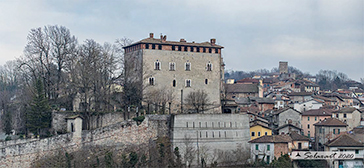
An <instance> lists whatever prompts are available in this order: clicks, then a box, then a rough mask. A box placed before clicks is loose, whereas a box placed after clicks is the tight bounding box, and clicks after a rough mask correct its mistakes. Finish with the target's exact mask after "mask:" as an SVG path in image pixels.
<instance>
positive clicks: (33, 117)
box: [26, 79, 52, 135]
mask: <svg viewBox="0 0 364 168" xmlns="http://www.w3.org/2000/svg"><path fill="white" fill-rule="evenodd" d="M26 119H27V123H26V127H27V129H28V131H29V132H32V133H34V134H36V135H40V134H41V130H43V129H46V128H50V126H51V121H52V113H51V110H50V106H49V104H48V100H47V98H46V97H45V93H44V89H43V83H42V81H41V80H39V79H38V80H37V81H36V83H35V94H34V97H33V101H32V103H31V105H30V108H29V110H28V112H27V114H26Z"/></svg>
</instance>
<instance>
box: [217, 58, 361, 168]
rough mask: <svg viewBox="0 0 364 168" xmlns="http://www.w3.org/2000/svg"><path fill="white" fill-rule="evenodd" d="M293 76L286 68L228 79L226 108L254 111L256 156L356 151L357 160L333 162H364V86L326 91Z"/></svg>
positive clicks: (252, 130)
mask: <svg viewBox="0 0 364 168" xmlns="http://www.w3.org/2000/svg"><path fill="white" fill-rule="evenodd" d="M280 65H281V63H280ZM280 70H281V67H280ZM282 76H284V79H282ZM291 76H293V77H294V75H290V74H287V73H284V72H282V71H281V75H277V76H273V77H270V78H262V77H261V76H260V77H255V78H245V79H242V80H238V81H234V80H232V79H229V80H227V82H226V83H225V102H226V103H225V104H226V106H225V107H224V109H223V110H224V112H225V113H234V112H237V113H241V112H246V113H247V114H248V115H249V120H250V136H251V140H250V141H249V143H250V145H251V158H252V159H254V160H261V161H264V162H266V163H271V162H272V161H273V159H274V158H279V157H280V156H281V155H282V154H290V153H291V152H292V151H309V150H314V151H351V152H355V155H356V159H355V160H335V161H332V162H330V163H329V164H330V165H332V166H333V167H337V166H349V167H351V166H363V162H364V160H363V159H364V112H362V111H363V110H364V109H361V107H362V105H363V102H362V101H363V100H364V99H363V90H362V89H359V88H358V87H352V88H350V89H339V90H337V91H333V92H327V91H321V90H320V88H319V86H318V85H317V84H316V83H315V81H314V79H312V78H310V79H302V80H295V79H294V78H291Z"/></svg>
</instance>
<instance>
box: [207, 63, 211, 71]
mask: <svg viewBox="0 0 364 168" xmlns="http://www.w3.org/2000/svg"><path fill="white" fill-rule="evenodd" d="M206 70H207V71H212V64H211V63H208V64H207V66H206Z"/></svg>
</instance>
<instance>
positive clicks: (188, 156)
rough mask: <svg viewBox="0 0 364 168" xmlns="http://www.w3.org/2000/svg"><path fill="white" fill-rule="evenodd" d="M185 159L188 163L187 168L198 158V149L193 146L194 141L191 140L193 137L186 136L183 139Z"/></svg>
mask: <svg viewBox="0 0 364 168" xmlns="http://www.w3.org/2000/svg"><path fill="white" fill-rule="evenodd" d="M183 148H184V149H183V152H184V153H183V159H184V161H185V163H186V166H188V167H189V166H191V165H192V162H193V161H194V160H195V158H196V149H195V147H194V146H193V141H192V139H191V137H189V136H187V135H185V137H184V139H183Z"/></svg>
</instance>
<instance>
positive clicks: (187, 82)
mask: <svg viewBox="0 0 364 168" xmlns="http://www.w3.org/2000/svg"><path fill="white" fill-rule="evenodd" d="M186 87H191V80H190V79H186Z"/></svg>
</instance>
